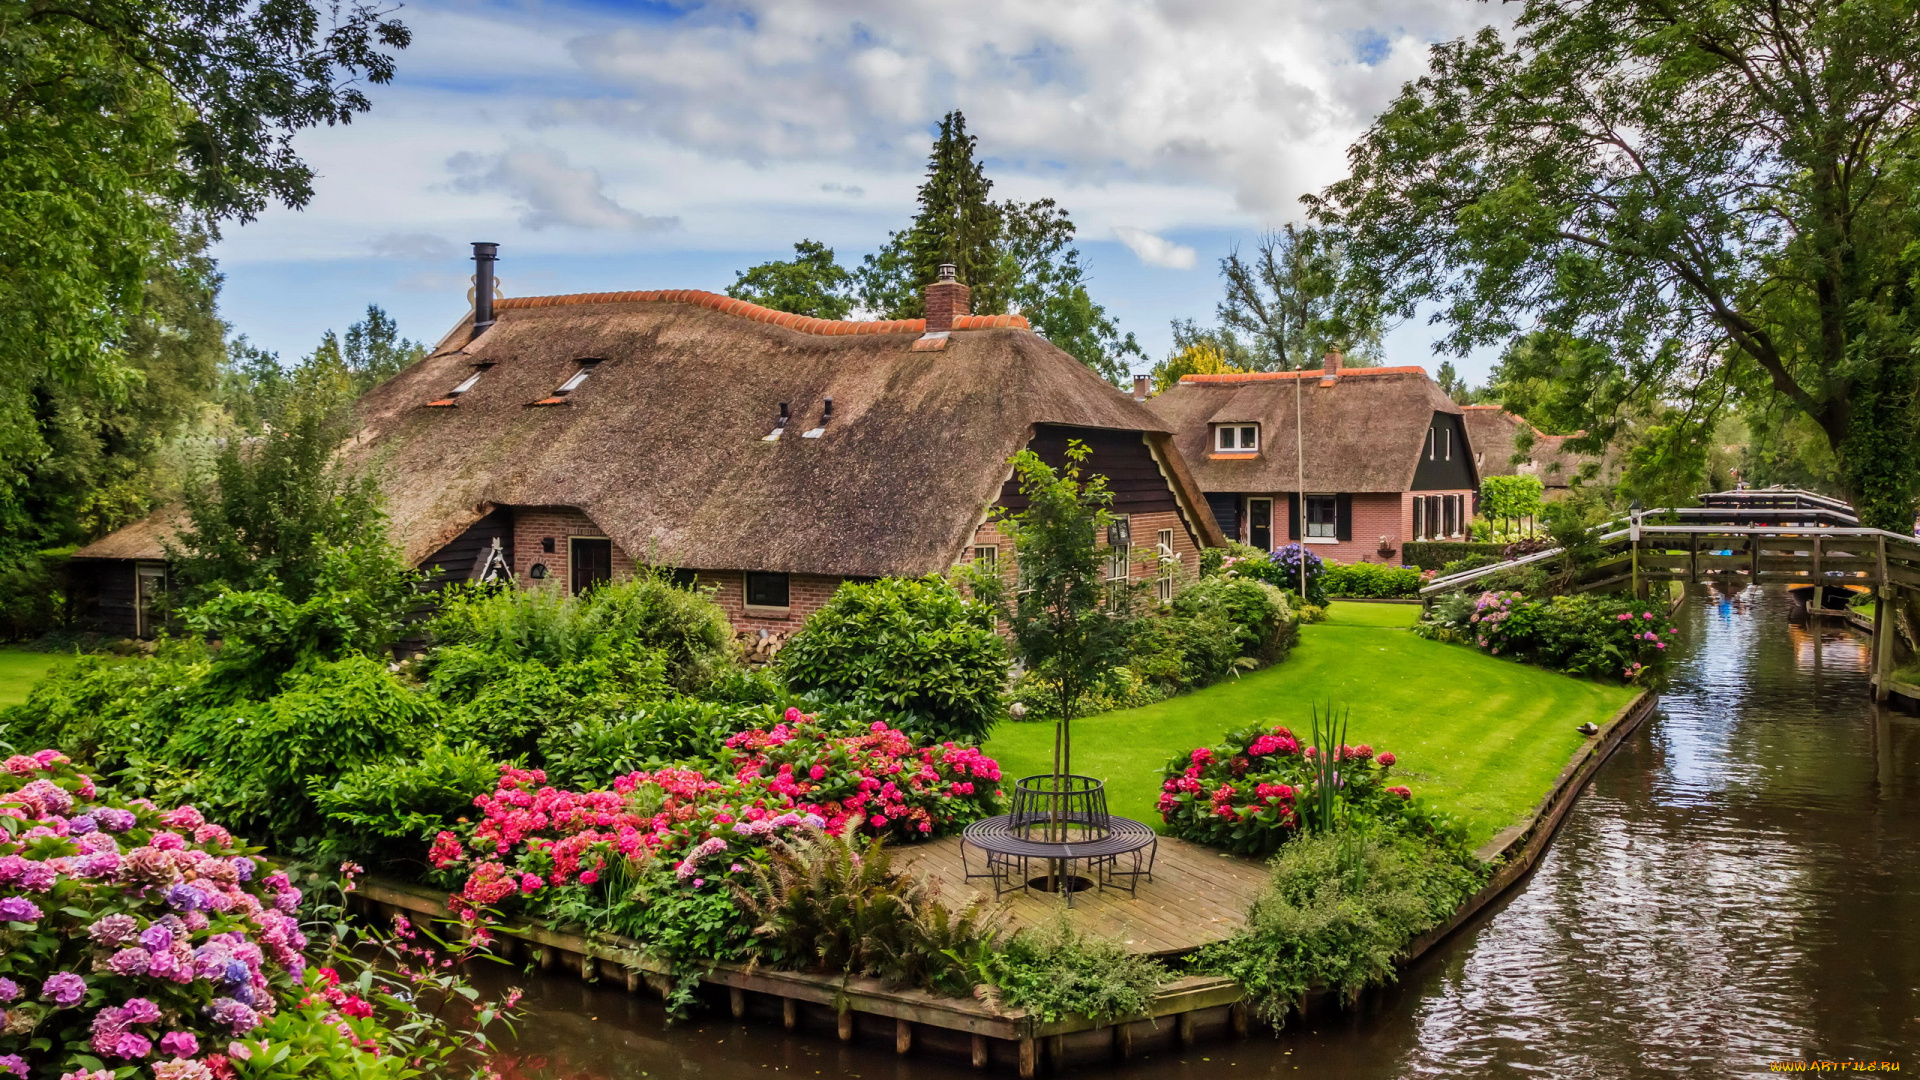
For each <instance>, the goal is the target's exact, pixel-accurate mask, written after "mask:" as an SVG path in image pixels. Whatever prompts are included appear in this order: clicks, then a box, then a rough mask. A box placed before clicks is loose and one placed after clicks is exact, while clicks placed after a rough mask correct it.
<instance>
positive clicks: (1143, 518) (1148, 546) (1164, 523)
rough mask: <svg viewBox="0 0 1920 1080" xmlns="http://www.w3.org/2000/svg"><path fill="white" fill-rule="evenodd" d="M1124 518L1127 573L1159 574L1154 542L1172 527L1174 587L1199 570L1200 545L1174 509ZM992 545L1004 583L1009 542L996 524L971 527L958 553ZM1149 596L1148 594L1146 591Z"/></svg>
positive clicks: (1143, 577) (1010, 564) (1139, 577)
mask: <svg viewBox="0 0 1920 1080" xmlns="http://www.w3.org/2000/svg"><path fill="white" fill-rule="evenodd" d="M1128 521H1129V523H1130V525H1131V532H1132V536H1133V550H1132V553H1131V554H1132V558H1131V559H1130V560H1129V561H1128V566H1127V573H1128V577H1129V578H1130V579H1131V580H1133V581H1153V580H1155V579H1156V577H1157V576H1158V574H1159V569H1160V560H1159V558H1158V548H1157V544H1158V543H1159V541H1158V536H1159V532H1160V530H1161V529H1171V530H1173V553H1174V554H1175V555H1177V556H1179V558H1180V567H1179V569H1178V570H1176V571H1174V575H1173V580H1174V588H1175V589H1176V590H1177V589H1179V588H1180V587H1181V586H1182V585H1183V584H1185V583H1187V582H1190V581H1192V580H1193V579H1194V578H1196V577H1198V576H1199V574H1200V545H1199V543H1198V542H1197V541H1196V540H1195V539H1194V537H1193V534H1192V533H1191V532H1189V531H1188V530H1187V524H1186V521H1185V520H1184V519H1183V518H1181V516H1180V514H1179V512H1178V511H1175V510H1163V511H1158V512H1154V513H1145V514H1130V515H1128ZM987 545H991V546H995V547H997V548H998V549H999V553H998V556H997V561H998V564H999V566H1000V576H1001V577H1002V578H1004V579H1005V580H1006V581H1007V583H1008V584H1012V583H1013V581H1014V579H1015V564H1014V556H1013V542H1012V541H1011V540H1008V539H1007V538H1006V536H1005V535H1003V534H1002V533H1001V532H1000V527H999V526H998V525H996V524H995V523H993V522H991V521H989V522H987V523H986V524H984V525H981V526H980V527H979V528H978V529H976V530H975V531H974V536H973V545H972V546H970V547H969V548H968V549H967V550H966V551H964V552H962V553H961V561H962V562H966V561H970V560H971V559H972V558H973V553H974V547H979V546H987ZM1149 595H1150V596H1151V595H1152V594H1149Z"/></svg>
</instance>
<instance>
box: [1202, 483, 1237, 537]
mask: <svg viewBox="0 0 1920 1080" xmlns="http://www.w3.org/2000/svg"><path fill="white" fill-rule="evenodd" d="M1207 509H1209V510H1211V511H1213V520H1214V522H1215V523H1216V524H1218V525H1219V526H1220V531H1221V532H1223V533H1226V534H1227V539H1229V540H1239V539H1240V493H1239V492H1237V491H1209V492H1207Z"/></svg>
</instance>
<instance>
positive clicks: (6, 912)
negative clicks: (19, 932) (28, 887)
mask: <svg viewBox="0 0 1920 1080" xmlns="http://www.w3.org/2000/svg"><path fill="white" fill-rule="evenodd" d="M41 914H42V912H41V911H40V905H39V904H36V903H34V902H33V901H31V900H29V899H27V898H26V897H24V896H8V897H0V922H33V921H34V920H35V919H38V918H39V917H40V916H41Z"/></svg>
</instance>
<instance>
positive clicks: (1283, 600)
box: [1173, 578, 1299, 664]
mask: <svg viewBox="0 0 1920 1080" xmlns="http://www.w3.org/2000/svg"><path fill="white" fill-rule="evenodd" d="M1173 610H1174V612H1175V613H1176V614H1179V615H1185V616H1189V617H1192V616H1197V615H1200V614H1202V613H1208V612H1213V613H1218V614H1219V615H1221V616H1223V617H1224V618H1225V619H1226V620H1227V621H1228V622H1229V623H1231V624H1232V626H1233V628H1234V635H1235V638H1236V640H1237V642H1238V646H1239V655H1241V656H1245V657H1248V658H1250V659H1252V660H1254V661H1257V662H1258V663H1261V664H1271V663H1274V662H1275V661H1277V660H1279V659H1281V658H1282V657H1284V656H1286V654H1287V652H1288V651H1289V650H1290V649H1292V648H1293V644H1294V642H1295V641H1296V640H1297V639H1298V636H1299V635H1298V630H1297V625H1298V624H1297V623H1296V621H1295V619H1294V615H1293V607H1292V605H1291V604H1289V603H1288V602H1287V595H1286V593H1285V592H1283V591H1282V590H1280V589H1278V588H1276V587H1274V586H1273V585H1271V584H1268V583H1266V582H1262V581H1250V580H1247V579H1244V578H1204V579H1202V580H1200V581H1197V582H1194V583H1193V584H1192V585H1190V586H1188V587H1187V588H1185V589H1182V590H1180V592H1179V593H1177V594H1175V596H1174V598H1173Z"/></svg>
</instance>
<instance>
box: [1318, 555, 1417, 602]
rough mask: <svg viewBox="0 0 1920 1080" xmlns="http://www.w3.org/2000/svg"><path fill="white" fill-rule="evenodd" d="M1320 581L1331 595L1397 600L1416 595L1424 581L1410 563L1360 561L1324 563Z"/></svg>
mask: <svg viewBox="0 0 1920 1080" xmlns="http://www.w3.org/2000/svg"><path fill="white" fill-rule="evenodd" d="M1323 584H1324V585H1325V586H1326V590H1327V595H1328V596H1331V597H1345V598H1350V599H1351V598H1358V599H1362V600H1398V599H1404V598H1407V597H1413V596H1419V595H1420V586H1421V585H1423V584H1425V582H1424V581H1422V580H1421V577H1420V571H1418V570H1415V569H1413V568H1412V567H1408V566H1385V565H1382V564H1380V563H1364V562H1363V563H1351V564H1347V565H1342V564H1339V563H1335V564H1333V565H1331V566H1329V567H1327V573H1326V577H1325V578H1324V579H1323Z"/></svg>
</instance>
